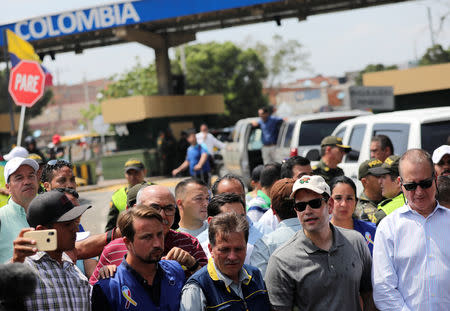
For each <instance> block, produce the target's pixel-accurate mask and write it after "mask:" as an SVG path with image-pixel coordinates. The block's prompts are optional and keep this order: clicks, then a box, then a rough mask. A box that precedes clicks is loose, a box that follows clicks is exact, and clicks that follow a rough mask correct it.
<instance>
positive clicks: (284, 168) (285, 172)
mask: <svg viewBox="0 0 450 311" xmlns="http://www.w3.org/2000/svg"><path fill="white" fill-rule="evenodd" d="M296 165H300V166H306V165H311V162H310V161H309V160H308V159H307V158H304V157H302V156H293V157H291V158H289V159H287V160H286V161H284V162H283V164H281V176H280V177H281V178H292V177H294V174H293V173H292V168H293V167H294V166H296Z"/></svg>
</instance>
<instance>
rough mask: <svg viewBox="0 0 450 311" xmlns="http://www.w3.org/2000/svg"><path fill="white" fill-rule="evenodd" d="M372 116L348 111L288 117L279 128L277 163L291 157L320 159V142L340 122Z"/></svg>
mask: <svg viewBox="0 0 450 311" xmlns="http://www.w3.org/2000/svg"><path fill="white" fill-rule="evenodd" d="M369 114H372V113H371V112H369V111H362V110H350V111H333V112H319V113H311V114H304V115H300V116H293V117H289V118H287V119H286V120H285V122H284V123H283V124H282V125H281V127H280V133H279V135H278V141H277V157H276V160H277V161H278V162H281V161H283V160H284V159H287V158H290V157H292V156H296V155H299V156H303V157H307V158H308V159H309V160H311V161H318V160H319V159H320V142H321V141H322V139H323V138H325V137H326V136H329V135H331V133H332V132H333V130H334V129H335V128H336V126H338V125H339V124H340V123H341V122H343V121H345V120H348V119H352V118H355V117H358V116H363V115H369Z"/></svg>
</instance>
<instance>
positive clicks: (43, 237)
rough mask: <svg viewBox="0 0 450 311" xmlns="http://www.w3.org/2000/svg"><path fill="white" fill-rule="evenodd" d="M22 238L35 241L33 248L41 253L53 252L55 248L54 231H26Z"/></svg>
mask: <svg viewBox="0 0 450 311" xmlns="http://www.w3.org/2000/svg"><path fill="white" fill-rule="evenodd" d="M23 237H24V238H27V239H31V240H35V241H36V245H35V247H36V248H37V249H38V250H39V251H42V252H46V251H54V250H56V248H57V238H56V230H55V229H49V230H35V231H27V232H25V233H24V235H23Z"/></svg>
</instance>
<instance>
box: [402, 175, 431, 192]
mask: <svg viewBox="0 0 450 311" xmlns="http://www.w3.org/2000/svg"><path fill="white" fill-rule="evenodd" d="M433 179H434V174H433V175H432V176H431V177H430V178H428V179H424V180H421V181H419V182H418V183H416V182H409V183H406V184H404V183H403V180H402V184H403V187H404V188H405V190H407V191H414V190H416V189H417V186H420V188H422V189H428V188H430V187H431V185H432V184H433Z"/></svg>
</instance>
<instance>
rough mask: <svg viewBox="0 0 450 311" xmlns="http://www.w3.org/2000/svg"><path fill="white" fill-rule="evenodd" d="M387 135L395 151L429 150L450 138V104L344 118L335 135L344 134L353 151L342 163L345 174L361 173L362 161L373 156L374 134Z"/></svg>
mask: <svg viewBox="0 0 450 311" xmlns="http://www.w3.org/2000/svg"><path fill="white" fill-rule="evenodd" d="M380 134H383V135H386V136H388V137H389V138H390V139H391V141H392V144H393V145H394V154H396V155H402V154H403V153H404V152H405V151H406V150H408V149H411V148H422V149H425V150H426V151H428V152H429V153H430V154H432V153H433V151H434V150H435V149H436V148H437V147H439V146H441V145H444V144H447V143H448V139H449V138H450V107H439V108H428V109H414V110H402V111H396V112H389V113H379V114H376V115H369V116H362V117H358V118H354V119H351V120H347V121H344V122H342V123H341V124H340V125H339V126H337V127H336V129H335V130H334V131H333V134H332V135H335V136H339V137H342V139H343V142H344V144H345V145H350V146H351V147H352V151H351V152H350V153H349V154H348V155H346V156H345V157H344V159H343V161H342V163H340V164H339V167H341V168H342V169H343V170H344V172H345V175H346V176H348V177H352V178H357V177H358V168H359V165H360V163H361V162H363V161H365V160H367V159H369V158H370V141H371V138H372V137H373V136H375V135H380Z"/></svg>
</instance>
